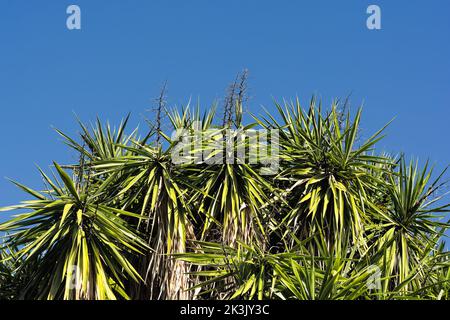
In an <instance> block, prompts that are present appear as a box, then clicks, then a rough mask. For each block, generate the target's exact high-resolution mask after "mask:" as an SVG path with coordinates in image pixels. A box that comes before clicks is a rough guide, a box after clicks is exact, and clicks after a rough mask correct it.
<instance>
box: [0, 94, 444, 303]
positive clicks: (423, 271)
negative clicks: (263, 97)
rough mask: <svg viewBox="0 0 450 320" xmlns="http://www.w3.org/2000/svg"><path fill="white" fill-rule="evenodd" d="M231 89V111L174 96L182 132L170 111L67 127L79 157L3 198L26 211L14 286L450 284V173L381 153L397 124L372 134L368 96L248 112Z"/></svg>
mask: <svg viewBox="0 0 450 320" xmlns="http://www.w3.org/2000/svg"><path fill="white" fill-rule="evenodd" d="M230 101H232V103H228V104H227V108H226V114H224V117H223V119H222V118H221V117H220V119H216V118H217V117H216V115H215V107H212V108H211V109H210V110H209V111H207V112H201V111H200V110H201V109H200V107H199V106H196V107H195V108H192V107H190V106H189V105H188V106H187V107H184V108H182V110H180V111H178V110H177V109H173V110H170V111H167V115H168V119H169V121H170V124H171V125H172V128H171V130H173V132H172V133H171V132H163V130H162V129H161V118H160V116H158V119H157V120H158V121H157V124H158V125H156V126H155V125H153V124H150V125H151V126H150V129H148V130H146V131H144V135H143V138H140V136H139V132H138V130H137V129H135V130H131V131H130V132H127V131H128V129H127V123H128V122H129V117H127V118H125V120H124V121H123V122H122V123H121V124H120V126H119V127H118V128H117V130H116V129H114V128H112V127H111V126H110V125H109V124H106V126H104V125H103V124H102V122H101V121H99V120H97V122H96V124H95V125H93V126H91V127H89V126H87V125H84V124H82V123H81V122H80V128H81V132H80V136H79V137H78V138H71V137H70V136H69V135H66V134H64V133H62V132H61V131H58V133H59V134H60V135H61V136H63V137H64V141H65V143H66V144H67V145H68V146H69V147H70V148H71V149H72V150H73V151H75V152H76V154H77V155H78V156H79V161H78V163H75V164H73V163H72V164H67V165H63V166H60V165H58V164H56V163H54V168H55V170H56V174H54V175H53V177H52V178H50V177H49V176H47V175H46V174H45V173H44V172H43V171H42V170H40V173H41V175H42V178H43V180H44V184H45V190H43V191H35V190H33V189H31V188H28V187H26V186H24V185H22V184H19V183H16V185H17V186H18V187H20V188H21V189H22V190H23V191H25V192H26V194H27V195H28V196H29V197H32V198H33V200H27V201H23V202H22V203H21V204H19V205H16V206H11V207H7V208H3V209H0V210H1V211H8V212H9V211H11V210H19V211H20V212H19V213H18V214H17V215H16V216H15V217H13V218H11V219H10V220H9V221H6V222H5V223H2V224H0V232H5V235H4V238H5V239H4V243H3V244H2V246H1V248H0V252H1V255H2V256H1V260H0V285H1V287H0V297H2V298H25V299H117V298H124V299H127V298H133V299H224V298H225V299H234V298H240V299H308V300H313V299H409V298H414V299H421V298H422V299H448V288H449V285H450V283H449V280H450V278H449V276H450V272H449V266H450V263H449V254H448V251H446V250H445V245H444V244H443V242H442V240H443V236H444V234H445V231H446V229H447V228H448V224H447V223H445V222H443V221H442V220H439V218H440V217H439V215H441V214H445V213H446V212H448V208H449V205H446V204H445V203H442V199H443V195H436V194H437V192H439V191H440V190H441V188H442V187H443V183H442V182H441V179H442V177H443V174H444V173H442V174H441V175H439V176H438V178H437V179H435V180H434V181H433V180H431V175H432V172H431V170H429V169H428V166H427V165H426V166H425V167H424V168H423V169H419V168H418V165H417V164H415V165H413V164H411V165H409V166H408V165H406V164H405V160H404V156H401V157H398V158H394V157H390V156H389V155H385V154H382V153H377V152H376V150H375V147H376V143H377V142H378V141H379V139H381V138H382V132H383V129H382V130H380V131H378V132H376V133H375V134H374V135H372V136H371V137H369V138H368V139H367V140H365V141H361V138H360V137H359V135H358V132H359V126H360V121H361V110H359V111H358V112H356V113H355V114H354V116H353V117H352V116H351V114H350V113H349V112H348V113H343V112H341V111H339V105H338V103H337V102H334V103H333V105H332V106H331V108H330V109H329V110H326V111H325V110H323V109H322V107H321V105H320V103H319V102H317V101H316V100H315V99H312V100H311V102H310V104H309V106H308V108H306V110H305V109H304V108H302V106H301V105H300V103H299V101H298V100H296V101H295V102H293V103H285V104H284V105H283V106H282V105H280V104H278V103H276V104H275V108H276V110H277V112H278V113H277V114H269V113H268V114H266V115H264V116H262V117H259V116H254V122H253V123H249V124H244V121H243V111H242V109H243V106H242V99H241V98H236V99H234V98H233V99H230ZM158 110H159V111H158V115H160V114H161V113H162V112H163V111H164V110H163V108H162V107H161V106H160V109H158ZM233 110H234V111H233ZM222 120H223V121H222ZM218 123H219V124H218ZM255 129H265V130H266V131H271V130H275V132H277V134H278V137H279V139H278V140H276V139H275V140H274V141H268V140H267V141H260V140H256V141H255V140H252V138H251V136H250V134H249V132H250V130H255ZM270 142H273V144H272V145H268V144H270ZM276 148H279V158H278V159H276V160H279V171H278V172H275V174H272V175H267V174H266V173H267V170H265V169H267V168H265V166H267V164H271V161H273V160H274V157H276V156H277V153H276ZM243 150H244V151H245V152H244V156H242V151H243ZM251 150H253V151H251ZM255 150H258V151H261V150H265V151H266V152H262V153H261V152H260V153H258V152H257V153H256V154H251V152H255ZM180 154H181V155H180ZM250 158H252V159H253V160H256V161H254V162H250V161H249V160H250ZM180 160H181V161H180ZM272 173H273V172H272ZM430 181H431V183H430ZM13 284H17V285H13Z"/></svg>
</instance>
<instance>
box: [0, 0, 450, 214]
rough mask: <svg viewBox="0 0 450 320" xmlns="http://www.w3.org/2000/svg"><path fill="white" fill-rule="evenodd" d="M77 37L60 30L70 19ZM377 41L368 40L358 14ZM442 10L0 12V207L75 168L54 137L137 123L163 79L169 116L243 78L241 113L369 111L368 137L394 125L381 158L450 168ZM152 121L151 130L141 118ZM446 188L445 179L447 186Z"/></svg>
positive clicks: (53, 6) (277, 7) (343, 6)
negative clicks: (51, 170) (395, 155)
mask: <svg viewBox="0 0 450 320" xmlns="http://www.w3.org/2000/svg"><path fill="white" fill-rule="evenodd" d="M70 4H77V5H79V6H80V7H81V10H82V30H80V31H69V30H67V29H66V18H67V14H66V8H67V6H68V5H70ZM369 4H377V5H379V6H380V7H381V10H382V30H380V31H370V30H368V29H367V28H366V19H367V17H368V15H367V14H366V8H367V6H368V5H369ZM449 17H450V1H448V0H431V1H430V0H427V1H425V0H421V1H400V0H396V1H381V0H372V1H363V0H345V1H320V0H319V1H317V0H315V1H312V0H311V1H287V0H281V1H274V0H272V1H262V0H258V1H257V0H245V1H242V0H241V1H238V0H231V1H230V0H227V1H206V0H192V1H155V0H152V1H143V0H142V1H138V0H133V1H119V0H114V1H112V0H109V1H100V0H96V1H87V0H72V1H42V0H41V1H24V0H0V110H1V115H2V116H1V126H0V136H1V137H2V151H1V155H2V156H1V157H0V178H1V179H0V206H4V205H9V204H14V203H16V202H18V201H19V200H22V193H21V192H20V191H19V190H17V189H16V188H14V187H13V186H12V185H11V184H10V183H9V182H8V181H7V180H5V179H3V177H10V178H13V179H15V180H18V181H20V182H25V183H26V184H27V185H30V186H32V187H35V188H40V187H41V180H40V177H39V175H38V174H37V171H36V170H35V167H34V164H37V165H39V166H41V167H43V168H46V169H47V168H48V165H49V164H51V162H52V161H53V160H56V161H58V162H61V163H67V162H71V161H73V160H75V158H76V157H75V154H73V153H71V152H69V151H68V149H67V148H66V147H65V146H64V145H63V144H62V143H61V139H60V138H59V137H58V136H57V134H56V133H55V132H54V131H53V130H52V129H51V126H52V125H53V126H55V127H58V128H60V129H62V130H63V131H64V132H66V133H69V134H71V135H75V134H76V133H77V132H78V127H77V125H76V122H75V121H74V116H73V112H75V113H76V114H78V116H79V117H80V118H81V119H83V120H85V121H91V120H95V117H96V116H97V115H98V116H99V117H101V118H102V119H105V120H106V119H108V120H110V121H111V123H116V124H117V123H119V121H120V118H122V117H123V116H124V115H126V113H128V112H132V114H133V118H132V124H133V125H137V124H138V123H139V122H141V123H142V117H143V115H144V114H145V110H146V109H148V108H150V107H151V100H152V98H154V97H156V96H157V95H158V92H159V88H160V87H161V84H162V83H163V81H164V80H165V79H167V80H168V81H169V103H170V104H172V105H173V104H178V105H180V104H183V103H186V102H187V101H188V99H189V98H190V97H192V98H193V99H194V100H195V99H197V98H199V99H200V101H201V103H202V104H203V105H204V106H205V107H207V106H208V105H209V104H210V103H211V102H212V101H213V100H214V99H222V97H223V95H224V92H225V88H226V86H227V85H228V84H229V83H230V82H231V81H232V80H233V79H234V77H235V75H236V73H237V72H239V71H240V70H242V69H243V68H248V69H249V70H250V94H251V96H252V97H253V98H252V99H251V100H250V105H249V108H250V110H251V111H252V112H254V113H259V112H262V108H261V105H264V106H265V107H267V108H268V109H269V110H270V109H271V108H273V107H272V97H275V98H277V99H281V98H283V97H285V98H294V97H295V96H296V95H298V96H299V97H300V98H301V99H302V101H303V102H304V103H305V104H306V102H307V100H308V99H309V98H310V97H311V95H312V94H318V95H319V96H320V97H322V98H323V100H324V102H325V103H326V104H329V102H330V100H331V98H336V97H345V96H347V95H348V94H350V93H352V96H351V102H352V106H353V107H354V108H356V107H357V106H358V105H359V104H361V103H362V102H364V114H363V123H362V126H363V131H362V135H363V137H364V136H365V137H367V136H369V135H370V134H371V133H373V132H374V131H376V130H377V129H379V128H380V127H381V126H383V125H384V124H385V123H386V122H387V121H389V120H390V119H392V118H393V117H395V116H396V117H397V118H396V120H395V121H394V123H393V124H392V125H391V126H390V127H389V129H388V130H387V133H388V137H387V138H385V139H384V140H383V141H382V142H381V143H379V145H378V148H379V149H380V150H386V151H390V152H400V151H402V152H405V153H407V154H408V155H411V156H415V157H419V158H420V159H421V160H426V159H427V158H429V159H430V160H431V162H432V163H436V169H437V170H441V169H443V168H444V167H445V166H447V165H448V164H449V163H450V150H449V142H448V133H447V132H448V121H449V116H450V111H449V110H450V105H449V104H450V59H449V57H450V18H449ZM147 116H150V115H148V114H147ZM448 176H449V175H447V177H448ZM0 219H1V218H0Z"/></svg>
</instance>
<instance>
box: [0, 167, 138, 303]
mask: <svg viewBox="0 0 450 320" xmlns="http://www.w3.org/2000/svg"><path fill="white" fill-rule="evenodd" d="M54 166H55V168H56V171H57V173H58V176H59V179H58V180H51V179H50V178H49V177H48V176H46V175H45V174H44V173H42V175H43V179H44V180H45V182H46V183H47V185H48V186H49V189H48V190H45V191H43V192H38V191H35V190H32V189H30V188H28V187H26V186H23V185H21V184H19V183H16V185H17V186H19V187H20V188H21V189H23V190H24V191H25V192H27V193H28V194H29V195H31V196H33V197H34V198H35V200H29V201H24V202H23V203H22V204H20V205H17V206H12V207H9V208H3V209H2V211H5V210H13V209H19V210H25V211H26V212H25V213H21V214H18V215H17V216H16V217H14V218H12V219H11V220H9V221H7V222H5V223H3V224H1V225H0V230H1V231H4V232H10V234H9V235H7V238H6V242H5V244H6V245H10V246H13V247H19V248H20V249H19V250H18V251H17V253H16V254H17V255H18V258H19V259H23V263H22V264H21V265H20V266H19V268H25V267H27V265H29V264H31V265H33V266H34V269H32V270H30V272H31V274H30V277H29V278H30V281H29V282H28V283H27V284H26V286H25V287H24V288H23V290H22V292H21V297H22V298H26V299H30V298H37V299H116V298H118V297H120V296H121V297H124V298H127V293H126V292H125V291H124V288H125V285H124V283H125V281H126V280H127V279H132V280H133V281H136V282H138V281H140V280H141V279H140V276H139V274H138V273H137V271H136V269H135V268H134V266H132V265H131V263H130V258H129V256H130V255H139V254H141V253H142V250H143V249H145V248H146V243H145V242H144V241H143V240H141V239H140V238H139V237H138V236H137V235H136V233H135V232H134V231H133V230H132V229H130V227H129V226H128V224H127V223H126V222H125V220H123V219H122V218H121V216H128V217H132V218H134V219H142V217H141V216H139V215H136V214H133V213H131V212H127V211H124V210H121V209H119V208H115V207H112V206H110V205H109V202H110V200H109V201H108V198H105V194H104V190H105V189H106V188H107V186H108V181H104V182H103V183H101V184H99V185H93V184H89V185H84V186H83V187H81V186H80V185H77V183H75V182H74V181H73V180H72V178H70V177H69V175H68V174H67V173H66V172H65V171H64V170H63V169H62V168H61V167H60V166H59V165H58V164H57V163H54Z"/></svg>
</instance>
